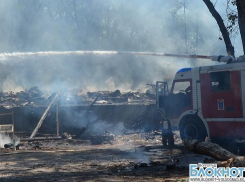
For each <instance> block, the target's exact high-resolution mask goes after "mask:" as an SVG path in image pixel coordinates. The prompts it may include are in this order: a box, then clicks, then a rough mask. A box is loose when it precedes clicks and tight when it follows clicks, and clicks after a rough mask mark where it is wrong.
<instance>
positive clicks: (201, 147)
mask: <svg viewBox="0 0 245 182" xmlns="http://www.w3.org/2000/svg"><path fill="white" fill-rule="evenodd" d="M184 145H185V147H186V148H187V149H188V150H189V151H192V152H195V153H197V154H201V155H207V156H210V157H213V158H214V159H216V160H218V161H219V162H217V164H218V166H229V167H232V166H236V167H238V166H243V167H244V166H245V157H243V156H238V155H235V154H233V153H231V152H229V151H228V150H226V149H224V148H222V147H221V146H219V145H217V144H215V143H211V142H201V141H198V140H193V139H185V140H184ZM220 161H221V162H220ZM212 163H213V162H212Z"/></svg>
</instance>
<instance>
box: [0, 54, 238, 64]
mask: <svg viewBox="0 0 245 182" xmlns="http://www.w3.org/2000/svg"><path fill="white" fill-rule="evenodd" d="M58 55H63V56H65V55H77V56H82V55H95V56H98V55H99V56H103V55H133V56H157V57H176V58H191V59H209V60H212V61H218V62H225V63H226V62H232V61H234V60H235V58H233V57H232V56H205V55H196V54H169V53H155V52H124V51H46V52H14V53H1V54H0V60H7V59H9V58H14V57H19V58H23V59H24V58H27V57H40V56H58Z"/></svg>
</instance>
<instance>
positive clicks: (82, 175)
mask: <svg viewBox="0 0 245 182" xmlns="http://www.w3.org/2000/svg"><path fill="white" fill-rule="evenodd" d="M175 143H176V144H177V145H176V147H174V148H173V149H164V148H163V147H162V146H161V137H160V136H157V135H154V133H142V132H135V133H128V134H123V135H118V136H116V137H115V139H114V141H112V142H111V143H105V144H101V145H92V144H91V143H90V142H89V141H87V140H57V141H50V140H49V141H47V140H46V141H41V142H40V141H39V142H32V143H29V144H28V143H27V142H25V143H23V146H21V147H20V150H16V151H12V150H10V149H8V150H7V149H2V150H1V151H0V181H70V182H72V181H187V180H188V172H189V170H188V167H189V166H188V165H189V164H190V163H198V162H203V161H204V159H205V158H208V157H206V156H200V155H197V154H194V153H190V152H188V151H187V150H186V149H185V148H184V146H183V145H182V144H181V140H180V138H179V133H178V132H175ZM33 146H34V147H33Z"/></svg>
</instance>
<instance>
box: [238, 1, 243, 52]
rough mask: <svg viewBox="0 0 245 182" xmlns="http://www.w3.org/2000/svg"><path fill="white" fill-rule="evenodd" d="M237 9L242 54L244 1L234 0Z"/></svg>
mask: <svg viewBox="0 0 245 182" xmlns="http://www.w3.org/2000/svg"><path fill="white" fill-rule="evenodd" d="M236 5H237V11H238V24H239V29H240V34H241V38H242V46H243V54H245V2H244V0H236Z"/></svg>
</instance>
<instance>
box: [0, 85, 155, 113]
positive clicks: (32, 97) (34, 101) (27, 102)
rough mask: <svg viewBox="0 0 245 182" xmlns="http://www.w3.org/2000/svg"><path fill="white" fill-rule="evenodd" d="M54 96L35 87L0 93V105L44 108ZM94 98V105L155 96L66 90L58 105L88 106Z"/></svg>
mask: <svg viewBox="0 0 245 182" xmlns="http://www.w3.org/2000/svg"><path fill="white" fill-rule="evenodd" d="M54 96H55V93H50V92H47V91H41V90H40V89H39V88H38V87H37V86H35V87H31V88H30V89H28V90H25V91H20V92H17V93H14V92H0V105H2V106H4V107H5V108H7V109H10V108H13V107H21V106H32V107H35V106H42V105H45V106H46V105H48V104H49V103H50V102H51V100H52V99H53V97H54ZM98 96H99V97H98ZM96 97H98V99H97V101H96V103H95V104H113V103H146V102H147V103H151V102H152V103H153V102H155V95H154V93H153V92H150V91H149V90H147V92H146V93H140V92H131V91H130V92H126V93H122V92H121V91H120V90H116V91H114V92H110V91H97V92H87V94H82V93H81V90H79V89H73V90H68V89H66V90H63V92H62V94H61V95H60V97H59V103H60V104H61V105H89V104H90V103H91V102H92V101H93V100H94V99H95V98H96Z"/></svg>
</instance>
